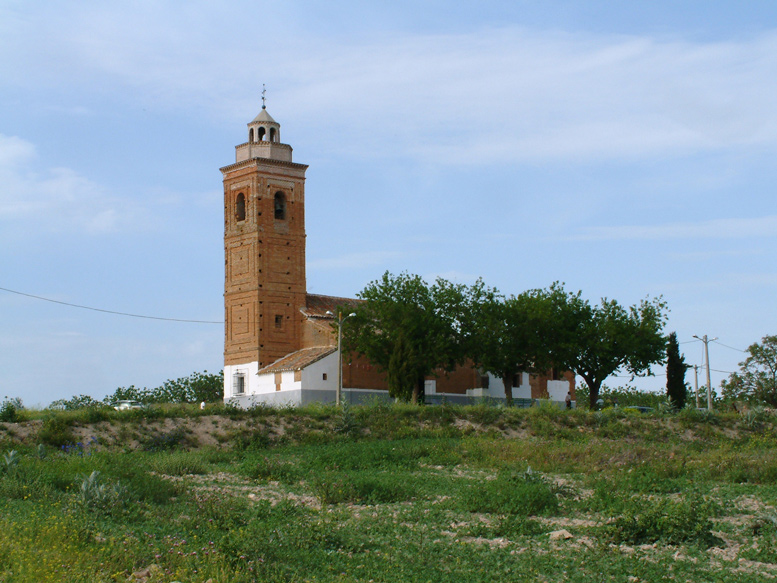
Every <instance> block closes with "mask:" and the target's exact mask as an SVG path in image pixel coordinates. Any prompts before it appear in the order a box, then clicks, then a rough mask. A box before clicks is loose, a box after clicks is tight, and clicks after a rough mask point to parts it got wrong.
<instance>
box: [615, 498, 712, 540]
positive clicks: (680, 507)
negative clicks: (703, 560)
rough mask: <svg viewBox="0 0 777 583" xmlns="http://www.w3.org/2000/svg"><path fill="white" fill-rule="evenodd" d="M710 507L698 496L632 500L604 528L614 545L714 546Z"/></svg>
mask: <svg viewBox="0 0 777 583" xmlns="http://www.w3.org/2000/svg"><path fill="white" fill-rule="evenodd" d="M712 514H713V508H712V506H711V504H709V503H707V502H705V501H704V500H703V499H702V498H701V497H699V496H692V495H691V496H689V497H688V498H686V499H685V500H682V501H674V500H669V499H664V500H658V501H655V500H651V501H647V500H641V499H632V503H631V504H630V505H629V506H628V507H627V508H626V509H625V510H624V511H623V513H622V514H621V515H620V516H617V517H615V520H613V522H611V523H610V524H608V525H607V526H606V527H604V529H605V532H606V534H607V537H608V538H609V539H610V540H611V541H612V542H614V543H616V544H619V543H627V544H632V545H638V544H650V543H654V542H657V541H659V540H660V541H663V542H664V543H666V544H682V543H696V544H699V545H702V546H705V547H709V546H712V545H713V544H714V543H715V540H716V539H715V537H714V535H713V534H712V522H711V520H710V518H711V516H712Z"/></svg>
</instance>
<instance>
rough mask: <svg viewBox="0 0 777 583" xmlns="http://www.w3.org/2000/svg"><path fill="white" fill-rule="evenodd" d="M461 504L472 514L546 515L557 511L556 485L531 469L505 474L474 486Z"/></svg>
mask: <svg viewBox="0 0 777 583" xmlns="http://www.w3.org/2000/svg"><path fill="white" fill-rule="evenodd" d="M462 501H463V505H464V508H465V509H466V510H467V511H469V512H488V513H491V514H514V515H520V516H542V515H544V516H547V515H552V514H553V513H555V512H557V511H558V496H557V495H556V492H555V490H554V488H553V486H552V485H551V484H549V483H548V482H547V481H546V480H545V479H544V478H543V477H542V476H541V475H540V474H539V473H537V472H534V471H532V469H531V468H529V469H528V470H527V471H525V472H515V471H502V472H500V473H499V474H498V475H497V477H496V479H495V480H489V481H486V482H485V483H482V484H478V485H476V486H471V487H470V488H469V489H468V490H466V491H465V492H464V495H463V498H462Z"/></svg>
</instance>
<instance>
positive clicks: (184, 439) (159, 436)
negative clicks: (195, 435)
mask: <svg viewBox="0 0 777 583" xmlns="http://www.w3.org/2000/svg"><path fill="white" fill-rule="evenodd" d="M188 445H190V443H189V439H188V435H187V433H186V430H185V429H184V428H183V427H176V428H175V429H172V430H170V431H163V432H159V433H154V434H153V435H151V436H148V437H145V438H142V439H141V440H140V448H141V449H142V450H143V451H168V450H171V449H174V448H176V447H184V446H188Z"/></svg>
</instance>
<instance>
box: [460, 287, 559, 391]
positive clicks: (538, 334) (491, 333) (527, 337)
mask: <svg viewBox="0 0 777 583" xmlns="http://www.w3.org/2000/svg"><path fill="white" fill-rule="evenodd" d="M470 302H471V304H472V307H471V309H470V310H471V314H473V317H472V320H471V322H470V323H468V328H469V329H470V330H471V332H470V342H471V349H470V350H469V352H468V354H469V355H470V357H471V358H472V360H473V361H474V362H475V363H476V364H477V365H478V366H480V367H481V368H482V369H483V370H484V371H486V372H490V373H492V374H493V375H495V376H497V377H499V378H501V379H502V382H503V385H504V390H505V401H506V403H507V405H511V404H512V401H513V393H512V389H513V379H514V378H515V376H516V375H517V374H518V373H521V372H532V373H542V372H545V371H546V370H548V369H549V368H550V366H551V358H550V351H549V348H550V345H549V343H548V341H547V338H546V337H545V334H546V333H547V332H548V331H549V330H550V323H551V321H550V317H551V313H552V306H551V303H550V297H549V295H548V293H547V292H545V291H544V290H530V291H526V292H523V293H521V294H518V295H517V296H508V297H504V296H502V295H500V294H499V293H498V292H497V291H496V290H491V289H488V288H485V287H484V286H483V285H482V282H478V284H477V285H476V286H475V287H474V288H473V293H471V294H470Z"/></svg>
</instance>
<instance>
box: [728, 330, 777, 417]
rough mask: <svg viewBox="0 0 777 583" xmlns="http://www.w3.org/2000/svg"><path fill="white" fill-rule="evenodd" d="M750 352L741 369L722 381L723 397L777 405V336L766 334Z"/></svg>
mask: <svg viewBox="0 0 777 583" xmlns="http://www.w3.org/2000/svg"><path fill="white" fill-rule="evenodd" d="M747 352H748V356H747V358H746V359H745V360H744V361H743V362H740V363H739V366H740V370H739V372H735V373H733V374H732V375H731V376H730V377H729V378H728V379H727V380H726V381H724V382H723V383H722V389H723V391H722V392H723V398H724V399H725V400H727V401H750V402H752V403H758V404H763V405H768V406H770V407H777V336H764V337H763V338H761V342H760V343H758V342H756V343H755V344H751V345H750V346H748V347H747Z"/></svg>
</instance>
